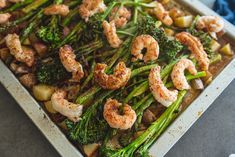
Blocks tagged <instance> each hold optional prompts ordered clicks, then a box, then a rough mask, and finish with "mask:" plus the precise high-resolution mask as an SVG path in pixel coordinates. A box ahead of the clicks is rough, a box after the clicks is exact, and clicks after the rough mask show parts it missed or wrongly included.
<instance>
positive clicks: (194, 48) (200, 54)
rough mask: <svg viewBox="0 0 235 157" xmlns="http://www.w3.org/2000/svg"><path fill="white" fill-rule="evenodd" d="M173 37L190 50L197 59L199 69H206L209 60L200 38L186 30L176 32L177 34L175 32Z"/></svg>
mask: <svg viewBox="0 0 235 157" xmlns="http://www.w3.org/2000/svg"><path fill="white" fill-rule="evenodd" d="M175 37H176V39H177V40H179V41H180V42H181V43H182V44H185V45H187V46H188V48H189V50H190V51H191V52H192V55H193V56H194V57H195V59H196V60H197V61H198V63H199V66H200V67H201V69H202V70H208V68H209V63H210V60H209V59H208V57H207V54H206V52H205V51H204V49H203V46H202V43H201V42H200V40H199V39H198V38H196V37H194V36H192V35H191V34H190V33H187V32H181V33H178V34H176V36H175Z"/></svg>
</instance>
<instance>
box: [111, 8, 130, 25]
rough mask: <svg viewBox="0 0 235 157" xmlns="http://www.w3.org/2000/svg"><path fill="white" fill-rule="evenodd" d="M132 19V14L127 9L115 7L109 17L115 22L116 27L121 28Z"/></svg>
mask: <svg viewBox="0 0 235 157" xmlns="http://www.w3.org/2000/svg"><path fill="white" fill-rule="evenodd" d="M130 18H131V12H130V11H129V10H128V9H127V8H126V7H121V8H119V7H114V8H113V10H112V12H111V14H110V16H109V21H113V20H114V22H115V26H116V27H117V28H120V27H123V26H125V25H126V24H127V22H128V20H130Z"/></svg>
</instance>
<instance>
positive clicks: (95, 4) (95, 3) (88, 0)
mask: <svg viewBox="0 0 235 157" xmlns="http://www.w3.org/2000/svg"><path fill="white" fill-rule="evenodd" d="M105 9H106V6H105V4H104V1H103V0H83V1H82V4H81V5H80V7H79V14H80V16H81V17H82V18H83V19H85V21H88V20H89V17H91V16H93V15H94V14H96V13H101V12H103V11H104V10H105Z"/></svg>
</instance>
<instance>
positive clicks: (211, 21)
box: [196, 16, 224, 33]
mask: <svg viewBox="0 0 235 157" xmlns="http://www.w3.org/2000/svg"><path fill="white" fill-rule="evenodd" d="M196 26H197V28H198V29H204V28H205V29H206V30H207V31H208V32H215V33H218V32H220V31H222V30H223V28H224V21H223V20H222V19H221V18H220V17H218V16H201V17H199V19H198V21H197V24H196Z"/></svg>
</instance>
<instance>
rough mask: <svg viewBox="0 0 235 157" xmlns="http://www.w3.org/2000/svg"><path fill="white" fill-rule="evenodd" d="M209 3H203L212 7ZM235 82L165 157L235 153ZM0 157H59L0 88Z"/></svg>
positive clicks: (216, 156) (208, 156)
mask: <svg viewBox="0 0 235 157" xmlns="http://www.w3.org/2000/svg"><path fill="white" fill-rule="evenodd" d="M211 1H213V0H207V1H206V2H205V3H206V4H208V5H209V6H211ZM234 102H235V81H233V82H232V84H230V86H229V87H228V88H227V89H226V90H225V91H224V92H223V94H222V95H221V96H220V97H219V98H218V99H217V100H216V101H215V102H214V104H213V105H212V106H211V107H210V108H209V109H208V110H207V111H206V113H205V114H204V115H203V116H202V117H201V118H200V119H199V120H198V121H197V122H196V123H195V124H194V125H193V127H192V128H191V129H190V130H189V131H188V132H187V133H186V134H185V135H184V136H183V137H182V138H181V140H180V141H179V142H178V143H177V144H176V145H175V146H174V147H173V149H172V150H171V151H170V152H169V153H168V154H167V155H166V157H194V156H195V157H227V156H228V155H229V154H231V153H235V133H234V132H235V118H234V115H235V103H234ZM0 118H1V119H2V120H1V121H0V157H42V156H43V157H58V156H59V155H58V153H57V152H56V151H55V150H54V148H53V147H52V146H51V145H50V144H49V143H48V141H47V140H46V139H45V138H44V137H43V135H42V134H41V133H40V132H39V131H38V129H37V128H36V127H35V126H34V124H33V123H32V122H31V121H30V120H29V119H28V117H27V116H26V115H25V114H24V113H23V111H22V110H21V109H20V108H19V107H18V105H17V103H16V102H15V101H14V100H13V98H12V97H11V96H10V95H9V94H8V93H7V92H6V90H5V89H3V87H2V86H1V85H0Z"/></svg>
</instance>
